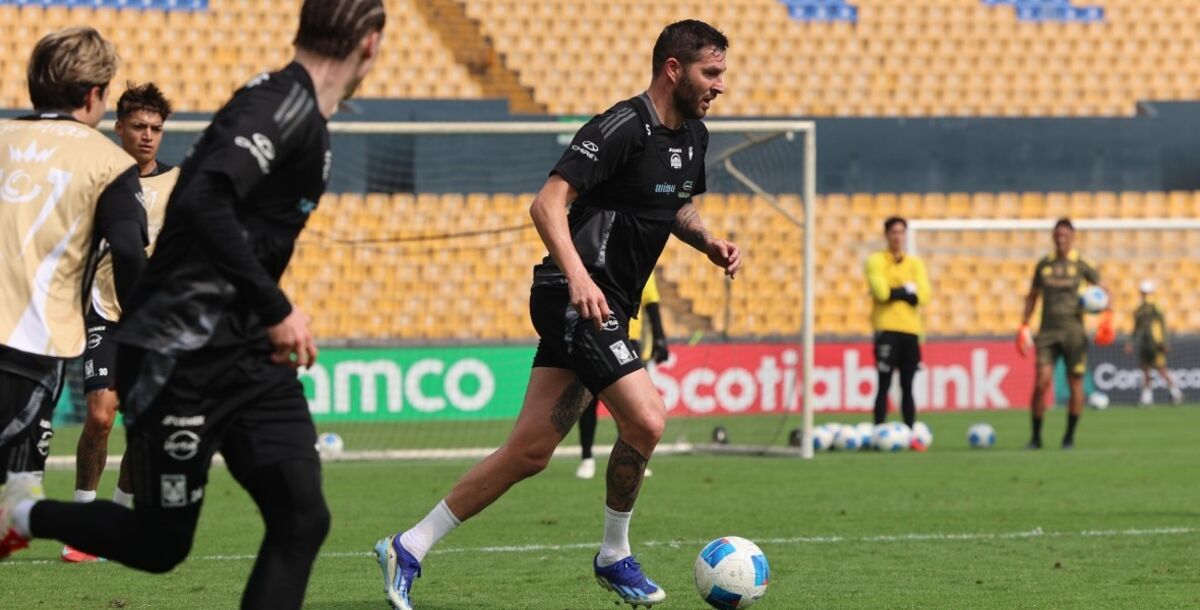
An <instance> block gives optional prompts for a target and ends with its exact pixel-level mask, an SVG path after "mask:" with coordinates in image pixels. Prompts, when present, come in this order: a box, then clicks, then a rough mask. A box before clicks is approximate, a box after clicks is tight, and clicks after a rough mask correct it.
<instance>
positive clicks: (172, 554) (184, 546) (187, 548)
mask: <svg viewBox="0 0 1200 610" xmlns="http://www.w3.org/2000/svg"><path fill="white" fill-rule="evenodd" d="M146 542H147V544H145V545H144V547H143V550H144V551H145V553H144V555H142V562H143V563H142V565H140V566H138V567H139V568H141V569H143V570H145V571H147V572H150V573H152V574H164V573H166V572H170V571H171V570H173V569H175V566H177V565H179V564H181V563H183V560H184V559H187V556H188V554H189V553H191V552H192V536H191V533H188V534H187V535H186V536H185V535H181V534H176V535H162V534H161V533H159V534H157V535H153V536H150V537H149V540H147V541H146Z"/></svg>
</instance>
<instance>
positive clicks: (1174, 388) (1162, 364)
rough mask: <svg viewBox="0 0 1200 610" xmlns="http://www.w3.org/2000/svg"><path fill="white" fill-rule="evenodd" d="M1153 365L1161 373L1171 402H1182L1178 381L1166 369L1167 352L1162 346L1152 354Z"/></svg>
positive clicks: (1181, 392) (1174, 403)
mask: <svg viewBox="0 0 1200 610" xmlns="http://www.w3.org/2000/svg"><path fill="white" fill-rule="evenodd" d="M1154 366H1155V367H1156V368H1157V369H1158V374H1159V375H1162V378H1163V381H1166V382H1167V391H1168V392H1170V394H1171V404H1173V405H1180V404H1183V391H1182V390H1180V389H1179V383H1178V382H1176V381H1175V376H1174V375H1172V374H1171V371H1170V370H1169V369H1167V352H1166V350H1164V349H1163V348H1162V347H1159V348H1158V350H1157V352H1156V353H1155V354H1154Z"/></svg>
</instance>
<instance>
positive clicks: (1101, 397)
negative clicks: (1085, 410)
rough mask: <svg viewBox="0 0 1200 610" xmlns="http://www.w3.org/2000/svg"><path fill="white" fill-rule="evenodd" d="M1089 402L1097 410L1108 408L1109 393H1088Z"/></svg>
mask: <svg viewBox="0 0 1200 610" xmlns="http://www.w3.org/2000/svg"><path fill="white" fill-rule="evenodd" d="M1088 404H1090V405H1092V408H1093V409H1095V410H1097V411H1103V410H1105V409H1107V408H1108V394H1105V393H1104V392H1092V393H1091V394H1088Z"/></svg>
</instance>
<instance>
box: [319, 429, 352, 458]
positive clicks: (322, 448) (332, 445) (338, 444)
mask: <svg viewBox="0 0 1200 610" xmlns="http://www.w3.org/2000/svg"><path fill="white" fill-rule="evenodd" d="M345 448H346V444H345V443H343V442H342V437H341V436H339V435H338V433H337V432H325V433H323V434H321V436H318V437H317V452H319V453H320V454H321V455H324V456H334V455H338V454H340V453H341V452H342V449H345Z"/></svg>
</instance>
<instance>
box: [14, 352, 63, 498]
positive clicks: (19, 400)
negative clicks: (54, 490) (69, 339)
mask: <svg viewBox="0 0 1200 610" xmlns="http://www.w3.org/2000/svg"><path fill="white" fill-rule="evenodd" d="M63 365H64V360H62V359H61V358H48V357H46V356H39V355H35V354H27V353H25V352H21V351H18V350H15V349H11V348H8V347H5V346H3V345H0V422H6V425H4V426H3V427H2V428H0V485H3V483H4V481H5V479H6V478H7V476H8V473H9V472H42V471H44V470H45V469H46V457H47V456H49V455H50V439H51V437H53V436H54V428H53V427H52V426H51V423H52V421H53V420H54V405H55V404H57V403H58V396H59V394H60V393H61V392H62V386H63V377H64V375H63V371H64V366H63Z"/></svg>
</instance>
